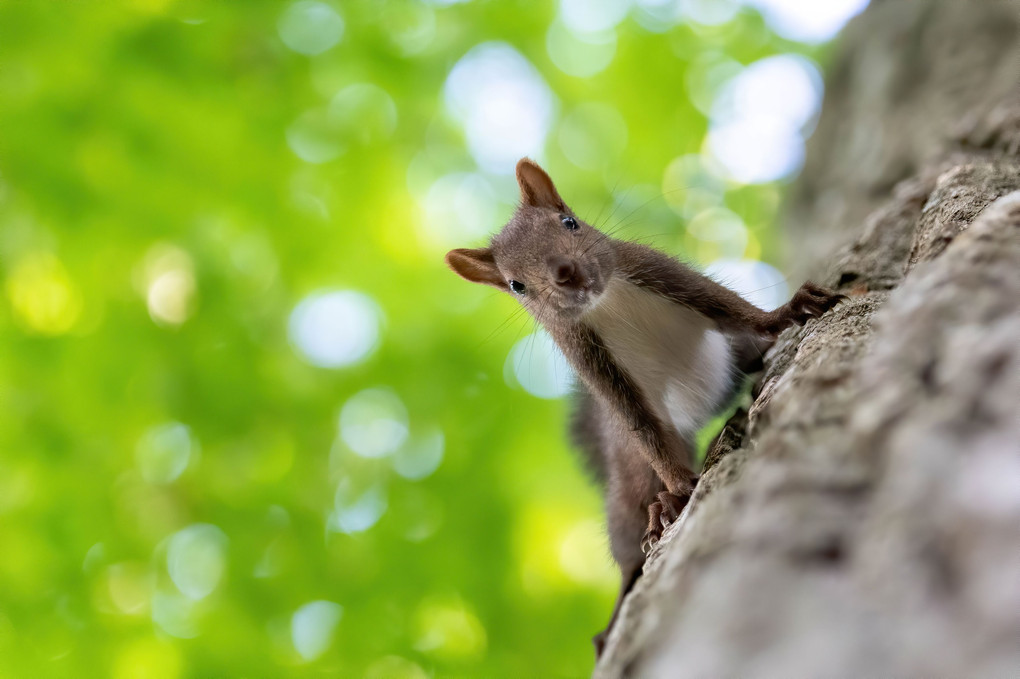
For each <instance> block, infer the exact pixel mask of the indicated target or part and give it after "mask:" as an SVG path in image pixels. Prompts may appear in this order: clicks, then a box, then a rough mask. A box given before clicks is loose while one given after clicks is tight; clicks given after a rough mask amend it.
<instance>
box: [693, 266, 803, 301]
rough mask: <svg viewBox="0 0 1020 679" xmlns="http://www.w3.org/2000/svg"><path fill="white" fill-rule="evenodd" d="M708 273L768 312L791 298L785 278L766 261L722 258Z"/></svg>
mask: <svg viewBox="0 0 1020 679" xmlns="http://www.w3.org/2000/svg"><path fill="white" fill-rule="evenodd" d="M705 274H706V275H708V276H709V277H711V278H712V279H714V280H716V281H718V282H720V283H722V284H724V285H725V286H726V287H728V288H729V289H730V290H733V291H734V292H736V293H737V294H739V295H740V296H741V297H743V298H744V299H746V300H747V301H748V302H750V303H751V304H754V305H755V306H758V307H761V308H762V309H765V310H766V311H771V310H772V309H775V308H776V307H779V306H782V305H783V304H785V303H786V300H787V298H788V296H789V286H788V285H787V284H786V278H785V277H784V276H783V274H782V273H781V272H780V271H779V270H778V269H776V268H775V267H774V266H771V265H769V264H766V263H765V262H759V261H757V260H753V259H720V260H717V261H715V262H712V263H711V264H709V265H708V267H706V269H705Z"/></svg>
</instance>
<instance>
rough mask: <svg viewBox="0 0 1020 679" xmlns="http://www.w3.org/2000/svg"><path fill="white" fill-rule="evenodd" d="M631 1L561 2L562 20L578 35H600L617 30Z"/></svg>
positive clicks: (562, 0)
mask: <svg viewBox="0 0 1020 679" xmlns="http://www.w3.org/2000/svg"><path fill="white" fill-rule="evenodd" d="M630 6H631V0H560V12H559V15H560V19H561V20H562V21H563V23H564V24H565V25H566V26H567V28H569V29H570V30H572V31H575V32H577V33H598V32H599V31H606V30H609V29H611V28H615V27H616V25H617V24H618V23H620V22H621V21H622V20H623V18H624V17H625V16H627V12H628V11H630Z"/></svg>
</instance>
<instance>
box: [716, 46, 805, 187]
mask: <svg viewBox="0 0 1020 679" xmlns="http://www.w3.org/2000/svg"><path fill="white" fill-rule="evenodd" d="M821 98H822V79H821V75H820V74H819V71H818V68H817V66H815V65H814V63H813V62H811V61H809V60H807V59H805V58H804V57H801V56H797V55H789V54H784V55H778V56H774V57H768V58H766V59H761V60H760V61H757V62H755V63H753V64H751V65H750V66H748V67H747V68H745V69H744V70H743V71H741V72H740V73H739V74H738V75H737V76H736V77H734V78H733V79H732V80H730V81H729V82H727V83H726V84H725V85H724V86H723V87H722V88H721V90H720V91H719V95H718V97H717V98H716V100H715V102H713V104H712V112H711V115H712V120H711V126H710V129H709V134H708V139H707V142H706V147H707V149H708V151H709V153H710V154H711V155H712V157H713V158H714V159H715V161H717V162H718V163H719V165H720V166H721V167H722V168H723V170H724V171H725V173H726V175H727V177H728V178H729V179H734V180H736V181H738V182H743V183H746V184H758V183H763V182H768V181H773V180H776V179H782V178H784V177H788V176H790V175H791V174H793V173H794V172H796V171H797V170H799V169H800V166H801V163H802V162H803V158H804V137H806V136H807V135H808V134H810V132H811V129H812V127H813V124H814V120H815V118H816V117H817V114H818V109H819V107H820V106H821Z"/></svg>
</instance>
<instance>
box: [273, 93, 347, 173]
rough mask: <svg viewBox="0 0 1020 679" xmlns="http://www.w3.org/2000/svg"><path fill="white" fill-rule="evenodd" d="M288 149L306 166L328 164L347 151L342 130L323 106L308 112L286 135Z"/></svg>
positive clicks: (292, 124)
mask: <svg viewBox="0 0 1020 679" xmlns="http://www.w3.org/2000/svg"><path fill="white" fill-rule="evenodd" d="M286 136H287V146H289V147H290V150H291V151H293V152H294V155H296V156H297V157H298V158H300V159H301V160H303V161H305V162H306V163H312V164H316V165H317V164H320V163H326V162H329V161H331V160H334V159H335V158H338V157H339V156H340V154H342V153H343V152H344V151H346V150H347V142H346V140H345V139H344V130H343V126H342V125H341V124H340V122H339V121H338V120H336V118H334V117H333V116H332V115H330V111H329V108H327V107H325V106H320V107H319V108H313V109H311V110H308V111H305V112H304V113H302V114H301V115H300V116H298V118H297V120H295V121H294V122H293V123H291V124H290V126H289V127H288V128H287V131H286Z"/></svg>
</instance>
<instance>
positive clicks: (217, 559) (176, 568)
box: [166, 523, 227, 601]
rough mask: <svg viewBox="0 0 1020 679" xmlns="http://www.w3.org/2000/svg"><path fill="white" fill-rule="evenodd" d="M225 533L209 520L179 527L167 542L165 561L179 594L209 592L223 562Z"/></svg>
mask: <svg viewBox="0 0 1020 679" xmlns="http://www.w3.org/2000/svg"><path fill="white" fill-rule="evenodd" d="M226 551H227V536H226V535H225V534H224V533H223V531H222V530H220V529H219V528H217V527H216V526H214V525H212V524H209V523H196V524H192V525H191V526H188V527H187V528H184V529H182V530H179V531H178V532H176V533H174V534H173V535H172V536H171V537H170V542H169V544H168V545H167V552H166V565H167V572H168V573H169V574H170V579H171V580H172V581H173V583H174V585H176V586H177V589H178V590H180V592H181V594H184V595H185V596H187V597H188V598H190V599H193V600H196V601H197V600H199V599H204V598H205V597H207V596H209V595H210V594H212V592H213V590H215V589H216V586H217V585H218V584H219V583H220V579H221V578H222V577H223V573H224V571H225V570H226V567H227V564H226V561H227V557H226Z"/></svg>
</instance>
